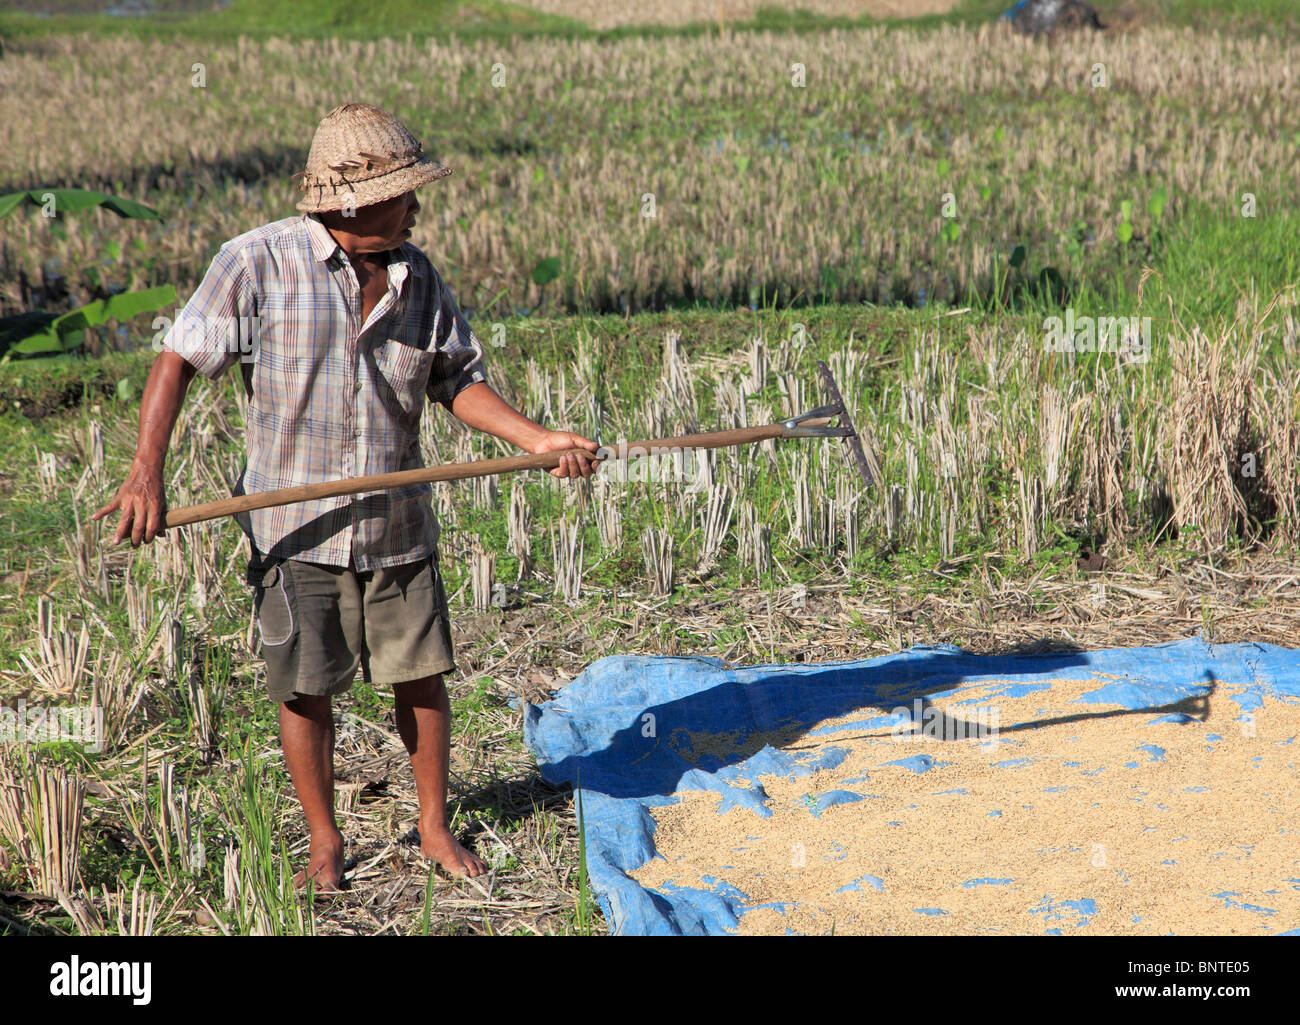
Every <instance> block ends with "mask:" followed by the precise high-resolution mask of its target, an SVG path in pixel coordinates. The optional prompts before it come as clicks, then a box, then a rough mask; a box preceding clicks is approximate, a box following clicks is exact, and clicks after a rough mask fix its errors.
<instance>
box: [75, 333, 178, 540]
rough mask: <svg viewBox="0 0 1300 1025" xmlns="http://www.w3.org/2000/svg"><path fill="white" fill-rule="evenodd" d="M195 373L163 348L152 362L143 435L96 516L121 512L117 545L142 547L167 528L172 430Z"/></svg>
mask: <svg viewBox="0 0 1300 1025" xmlns="http://www.w3.org/2000/svg"><path fill="white" fill-rule="evenodd" d="M195 373H196V371H195V369H194V367H193V366H191V365H190V364H189V363H187V362H186V361H185V359H184V358H182V357H181V356H178V355H177V354H176V353H174V352H171V351H169V350H163V352H161V353H159V355H158V358H157V360H155V361H154V365H153V369H152V370H151V371H150V372H149V380H148V382H147V383H146V384H145V386H144V396H143V398H141V400H140V436H139V440H138V441H137V442H136V448H135V459H134V460H132V462H131V469H130V472H129V473H128V474H127V477H126V480H125V482H123V484H122V486H121V487H120V488H118V490H117V495H116V496H115V497H114V498H113V500H112V501H111V502H109V503H108V505H106V506H104V508H102V509H100V510H99V511H98V512H96V513H95V515H94V517H92V518H93V519H96V520H99V519H103V518H104V517H105V516H107V515H109V513H112V512H116V511H117V510H119V509H120V510H121V511H122V519H121V521H120V522H119V523H118V525H117V533H116V534H115V535H114V537H113V543H114V544H117V543H118V542H120V541H122V540H123V539H124V538H126V537H128V536H129V537H130V538H131V546H132V547H135V548H138V547H139V546H140V542H141V541H152V540H153V539H154V538H156V537H157V536H158V535H159V534H161V533H162V532H163V531H164V530H165V529H166V528H165V526H164V524H165V522H166V517H167V499H166V495H165V493H164V490H163V466H164V465H165V463H166V461H167V446H168V444H169V442H170V441H171V436H172V428H173V427H175V426H176V417H177V416H178V415H179V414H180V411H181V403H183V402H184V401H185V393H186V392H187V391H188V390H189V387H190V381H192V380H193V379H194V374H195Z"/></svg>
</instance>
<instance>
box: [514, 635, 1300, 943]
mask: <svg viewBox="0 0 1300 1025" xmlns="http://www.w3.org/2000/svg"><path fill="white" fill-rule="evenodd" d="M1060 680H1074V681H1085V682H1087V681H1095V683H1096V687H1095V688H1093V689H1090V690H1087V691H1086V692H1084V693H1083V696H1082V697H1080V698H1078V699H1077V700H1078V701H1080V702H1084V703H1091V704H1106V705H1118V706H1121V707H1122V708H1125V709H1135V710H1140V709H1147V708H1150V709H1162V708H1167V706H1170V705H1175V704H1178V703H1179V702H1180V701H1184V700H1186V699H1189V698H1203V697H1206V696H1208V695H1209V694H1211V693H1214V694H1215V695H1216V697H1217V698H1219V699H1222V698H1225V697H1226V698H1227V699H1228V700H1230V701H1232V702H1235V704H1236V705H1237V706H1238V709H1239V710H1240V715H1241V716H1243V717H1244V716H1248V715H1249V714H1251V713H1252V711H1253V710H1254V709H1256V708H1258V707H1260V705H1261V703H1262V702H1263V701H1264V700H1265V699H1266V698H1267V699H1280V700H1283V701H1290V702H1294V700H1295V699H1297V698H1300V651H1294V650H1291V649H1287V648H1281V647H1277V646H1275V645H1267V644H1217V645H1210V644H1207V643H1205V642H1204V641H1203V640H1202V639H1200V638H1191V639H1187V640H1182V641H1177V642H1171V643H1168V644H1163V645H1157V646H1153V647H1147V648H1117V649H1109V650H1103V651H1091V652H1084V651H1079V652H1065V653H1054V654H1036V655H997V656H982V655H972V654H969V653H966V652H963V651H962V650H960V649H958V648H955V647H952V646H948V645H938V646H920V647H914V648H912V649H910V650H908V651H905V652H901V653H899V654H895V655H888V656H885V657H881V658H874V659H867V660H862V661H852V662H834V663H823V664H787V665H764V666H750V667H743V668H741V667H733V666H731V665H729V664H727V663H725V662H723V661H721V660H719V659H716V658H706V657H645V656H616V657H611V658H604V659H601V660H600V661H598V662H595V663H593V664H592V665H591V666H589V667H588V668H587V669H586V670H585V671H584V672H583V673H582V674H581V675H580V676H578V678H577V679H575V680H573V681H572V682H571V683H569V684H568V685H567V686H566V687H565V688H564V689H563V691H562V692H561V693H560V694H559V695H558V696H557V697H556V698H555V699H553V700H551V701H547V702H545V703H543V704H541V705H531V704H530V705H527V706H526V707H525V717H524V738H525V741H526V742H527V744H528V746H529V748H530V749H531V750H532V752H533V754H534V756H535V757H536V759H537V762H538V765H539V767H540V770H541V773H542V775H543V777H544V778H545V779H546V780H548V781H549V782H551V783H553V784H556V785H563V784H576V785H577V786H578V787H579V789H580V794H581V798H582V807H583V813H584V820H585V835H586V844H587V867H588V875H589V878H590V882H591V887H592V890H593V892H594V893H595V894H596V897H597V899H598V900H599V902H600V905H601V908H602V910H603V911H604V913H605V918H606V920H607V922H609V923H610V926H611V931H612V932H614V933H616V934H630V935H642V934H723V933H727V932H732V931H734V930H735V928H736V925H737V922H738V921H739V919H740V917H741V916H742V915H743V914H745V913H746V911H747V910H750V909H748V908H747V907H746V899H745V894H743V893H740V892H739V891H737V890H736V889H735V888H734V887H732V886H728V885H725V884H724V885H718V886H716V887H715V888H713V889H702V888H687V887H672V886H667V887H661V888H658V889H645V888H643V887H642V886H641V885H640V884H638V883H637V882H636V881H635V880H633V879H632V878H630V877H629V875H628V873H629V872H632V871H634V870H636V869H638V868H640V867H641V866H643V865H644V864H645V863H646V862H648V861H649V860H650V859H651V858H652V857H653V856H654V854H655V838H654V832H655V822H654V819H653V818H652V816H651V812H650V809H651V808H654V807H657V806H661V805H666V804H671V803H674V802H675V801H676V800H677V798H675V797H674V796H673V795H675V794H678V793H680V792H683V791H688V790H704V791H714V792H716V793H718V794H719V795H721V798H722V801H721V804H720V806H719V812H720V813H721V812H725V811H727V810H728V809H731V808H736V807H743V808H748V809H749V810H751V811H752V812H754V813H755V814H757V815H759V816H766V815H770V814H771V811H770V809H769V808H768V807H767V795H766V793H765V791H764V790H763V787H762V785H761V784H760V783H759V782H758V780H759V778H760V777H762V776H765V775H772V774H776V775H781V776H786V777H792V776H793V777H799V776H807V775H810V774H812V773H813V772H815V771H816V770H818V769H821V768H829V767H833V765H834V764H835V761H836V759H837V758H839V757H840V756H839V755H837V754H836V749H835V748H826V749H822V750H820V751H818V752H814V753H811V754H810V753H808V752H802V753H800V752H790V751H786V750H782V749H780V747H778V746H773V744H772V743H771V742H770V741H771V740H772V739H773V738H774V737H792V736H795V735H797V733H798V731H799V729H800V728H801V727H811V726H813V725H815V724H817V723H819V722H822V721H824V720H827V719H832V718H835V717H838V716H845V715H848V714H850V713H853V712H856V711H859V710H863V717H862V719H861V721H860V723H858V724H857V725H860V726H861V727H863V728H867V729H878V728H889V727H891V726H895V725H896V724H898V723H899V722H901V721H904V720H906V719H907V718H909V717H912V716H913V713H912V712H910V711H909V712H907V715H904V714H903V712H904V709H905V708H911V707H912V706H913V705H915V706H916V707H920V706H921V705H922V704H923V703H924V702H926V701H930V700H934V699H937V698H940V697H943V698H945V699H952V698H954V697H958V698H959V697H960V695H961V692H962V690H963V689H966V688H974V687H977V686H984V687H985V688H986V689H987V685H988V684H989V683H990V682H996V683H998V684H999V685H1000V686H1001V690H1000V691H999V692H1000V693H1003V694H1006V695H1007V696H1009V697H1015V696H1023V695H1026V694H1030V693H1033V692H1034V691H1036V690H1047V689H1050V688H1051V686H1052V683H1053V681H1060ZM1180 716H1181V718H1180ZM1185 718H1187V717H1186V716H1182V714H1181V713H1178V712H1171V713H1169V714H1168V715H1165V716H1161V717H1160V718H1159V719H1157V720H1153V721H1160V722H1180V721H1182V720H1183V719H1185ZM701 734H707V735H712V736H725V737H728V738H730V740H731V744H730V747H729V749H728V750H726V751H724V752H723V753H721V754H718V753H714V752H713V751H711V750H704V749H694V750H693V749H692V747H691V744H692V740H691V738H692V737H693V736H695V737H698V736H699V735H701ZM1159 750H1160V749H1159V748H1156V747H1152V751H1159ZM1143 757H1147V756H1143ZM1149 757H1150V759H1151V760H1152V761H1155V760H1156V759H1157V758H1158V756H1157V755H1156V754H1154V753H1149ZM926 759H931V761H933V760H932V758H931V756H930V755H914V756H912V758H911V759H902V760H900V762H899V764H902V762H904V761H908V762H915V763H916V764H911V765H908V766H907V767H908V768H911V769H912V770H913V771H916V772H923V771H926V770H927V769H928V768H929V765H927V764H925V760H926ZM837 795H838V796H837ZM858 798H859V795H857V794H855V793H854V792H852V791H851V790H844V791H832V792H831V793H829V794H823V795H822V796H821V798H820V799H819V807H818V808H816V809H813V812H814V814H818V813H820V812H821V811H824V810H825V808H826V807H829V806H831V805H833V804H835V803H839V802H840V801H853V800H857V799H858ZM874 879H875V877H874V876H865V877H864V878H863V880H860V881H859V883H860V885H861V888H862V889H863V890H864V891H869V890H870V889H871V888H873V887H876V882H878V880H876V882H873V880H874ZM1000 882H1005V880H999V879H975V880H972V881H971V882H970V884H969V885H971V886H972V887H973V886H978V885H984V884H986V885H990V886H993V885H998V884H999V883H1000ZM921 910H926V909H921ZM1071 913H1072V914H1076V913H1077V914H1079V915H1083V914H1084V912H1083V911H1078V909H1073V910H1072V911H1071Z"/></svg>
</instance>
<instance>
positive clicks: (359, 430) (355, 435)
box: [352, 427, 361, 438]
mask: <svg viewBox="0 0 1300 1025" xmlns="http://www.w3.org/2000/svg"><path fill="white" fill-rule="evenodd" d="M352 437H354V438H359V437H361V428H360V427H358V428H357V429H356V430H355V431H353V432H352Z"/></svg>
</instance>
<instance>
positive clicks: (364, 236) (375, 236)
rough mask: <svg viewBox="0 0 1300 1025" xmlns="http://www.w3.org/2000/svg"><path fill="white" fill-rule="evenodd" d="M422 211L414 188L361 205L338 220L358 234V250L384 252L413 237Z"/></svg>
mask: <svg viewBox="0 0 1300 1025" xmlns="http://www.w3.org/2000/svg"><path fill="white" fill-rule="evenodd" d="M419 212H420V201H419V200H418V199H416V198H415V190H414V189H412V190H411V191H410V192H406V193H403V194H402V195H400V196H396V197H394V198H393V199H386V200H384V201H383V202H382V203H372V204H371V205H370V206H359V207H357V210H356V214H355V216H353V217H341V216H340V217H339V220H338V221H337V224H338V227H339V228H340V229H341V230H343V231H346V232H347V233H348V234H349V235H352V236H354V237H355V238H356V251H357V252H358V253H382V252H386V251H387V250H389V249H396V248H397V247H398V246H400V245H401V244H402V243H403V242H405V241H406V240H407V239H408V238H410V237H411V228H412V227H413V226H414V224H415V215H416V214H417V213H419ZM336 216H337V215H336ZM331 227H333V225H331Z"/></svg>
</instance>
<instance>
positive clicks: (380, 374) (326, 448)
mask: <svg viewBox="0 0 1300 1025" xmlns="http://www.w3.org/2000/svg"><path fill="white" fill-rule="evenodd" d="M387 257H388V261H389V262H388V294H387V295H385V296H384V298H383V299H382V300H380V302H379V304H378V305H377V306H376V307H375V309H374V310H373V311H372V312H371V314H370V317H369V319H368V320H367V321H366V323H365V324H362V323H361V302H362V299H361V288H360V284H359V283H358V281H357V277H356V274H355V272H354V271H353V269H352V265H351V264H350V263H349V261H348V259H347V256H346V254H345V253H344V251H343V249H342V247H341V246H339V244H338V243H337V242H336V241H335V240H334V238H333V236H332V235H330V233H329V231H328V230H327V229H326V228H325V226H324V225H323V224H322V223H321V222H320V220H319V219H318V218H316V217H315V216H313V215H311V214H306V215H303V216H301V217H290V218H286V219H285V220H281V221H276V222H274V223H272V224H267V225H264V226H262V227H260V228H257V229H255V230H253V231H250V232H248V233H246V234H244V235H240V236H239V237H238V238H235V239H232V240H231V241H229V242H227V243H226V244H225V245H223V246H222V247H221V250H220V252H218V253H217V255H216V257H215V258H214V259H213V261H212V265H211V266H210V267H209V268H208V271H207V273H206V274H205V275H204V278H203V281H202V282H201V283H200V285H199V287H198V289H197V290H196V291H195V292H194V294H193V295H192V296H191V297H190V300H189V302H188V303H187V304H186V305H185V307H184V309H183V310H182V311H181V313H180V316H179V317H178V318H177V320H176V322H175V323H174V324H173V325H172V326H171V328H170V329H169V330H168V332H167V334H166V336H165V337H164V338H163V341H162V347H163V348H164V349H168V350H170V351H172V352H175V353H177V354H178V355H180V356H182V357H183V358H184V359H185V360H186V361H187V362H189V363H191V364H192V365H193V366H194V367H195V368H196V369H197V370H198V372H199V373H201V374H203V375H204V376H205V377H209V378H216V377H219V376H220V375H221V374H222V373H224V372H225V371H226V370H227V369H228V368H229V367H230V366H232V365H234V364H235V363H239V364H240V369H241V372H242V374H243V378H244V390H245V392H246V393H247V395H248V415H247V425H246V426H247V438H246V442H247V453H248V461H247V464H246V466H245V468H244V472H243V474H242V476H241V478H240V481H239V483H238V484H237V485H236V487H235V490H234V493H235V494H245V493H248V494H251V493H253V492H260V491H273V490H275V489H277V488H287V487H294V486H296V485H299V484H314V483H318V482H321V481H332V480H339V479H342V478H345V477H361V476H366V475H369V474H375V473H388V472H391V471H394V470H411V469H418V468H419V467H421V466H423V465H424V462H423V460H422V458H421V456H420V445H419V429H420V417H421V415H422V413H423V411H424V406H425V403H426V400H432V401H434V402H438V403H441V404H442V405H443V406H445V407H446V408H447V409H448V410H450V409H451V404H452V400H453V399H454V398H455V397H456V395H457V394H459V393H460V392H461V391H462V390H463V389H465V388H467V387H469V386H470V385H471V384H475V383H477V382H480V381H486V380H487V377H486V375H485V373H484V371H483V346H482V345H481V343H480V342H479V340H478V338H477V337H476V336H475V335H474V332H473V331H472V330H471V329H470V326H469V324H468V323H467V322H466V320H465V318H464V317H463V316H462V314H461V312H460V309H459V308H458V307H457V305H456V300H455V297H454V296H453V295H452V293H451V291H450V290H449V289H448V288H447V286H446V285H445V284H444V283H443V280H442V277H441V276H440V275H439V274H438V272H437V271H435V270H434V269H433V266H432V264H430V263H429V260H428V258H427V257H426V256H425V255H424V253H422V252H421V251H420V250H419V249H418V248H416V247H415V246H413V245H411V244H410V243H409V242H407V243H403V244H402V246H401V247H400V248H399V249H394V250H390V251H389V252H388V253H387ZM431 493H432V489H431V485H429V484H417V485H412V486H409V487H403V488H394V489H392V490H390V491H380V492H368V493H365V494H360V495H344V496H340V497H337V498H326V499H321V500H319V501H311V502H299V503H297V504H294V505H286V506H280V507H278V508H273V509H256V510H253V511H252V512H251V513H249V514H245V515H244V516H241V517H239V520H240V526H241V527H243V529H244V530H245V531H246V532H247V533H248V534H249V536H250V539H251V540H252V542H253V547H254V556H253V563H252V564H251V565H250V577H251V576H252V574H253V573H254V572H256V570H257V569H258V568H260V566H261V565H262V564H263V562H271V561H274V560H277V559H285V558H297V559H301V560H305V561H308V562H318V563H324V564H326V565H333V566H348V565H349V564H350V563H352V564H354V565H355V566H356V568H357V569H358V570H362V571H366V570H372V569H376V568H378V567H381V566H394V565H400V564H402V563H405V562H413V561H416V560H418V559H423V558H426V557H427V556H429V555H430V554H432V552H433V551H434V546H435V545H436V543H437V540H438V532H439V527H438V521H437V518H436V517H435V516H434V513H433V509H432V507H431V505H430V495H431Z"/></svg>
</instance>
